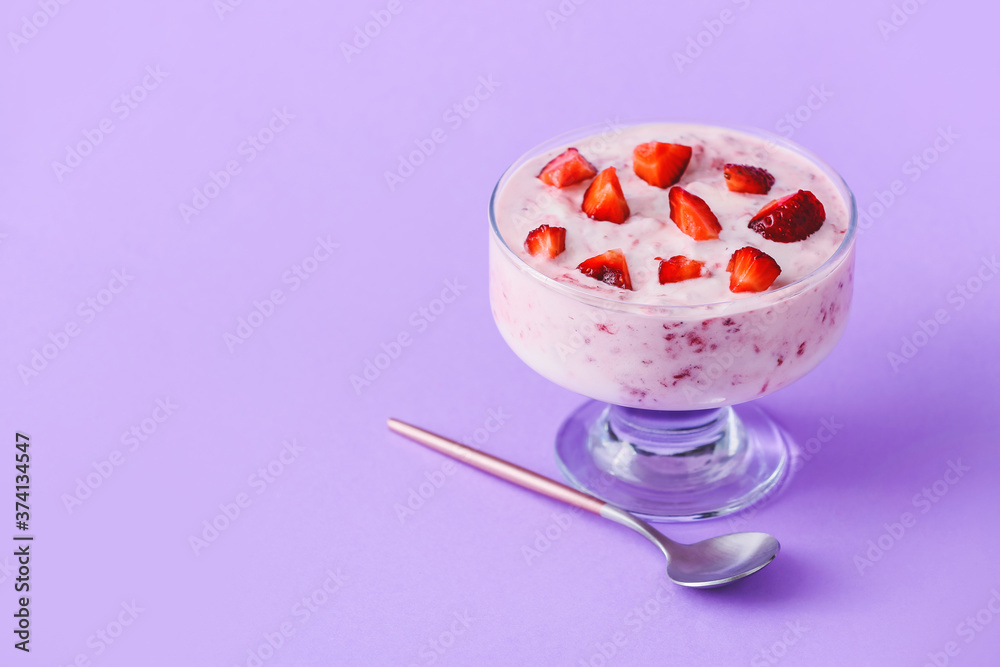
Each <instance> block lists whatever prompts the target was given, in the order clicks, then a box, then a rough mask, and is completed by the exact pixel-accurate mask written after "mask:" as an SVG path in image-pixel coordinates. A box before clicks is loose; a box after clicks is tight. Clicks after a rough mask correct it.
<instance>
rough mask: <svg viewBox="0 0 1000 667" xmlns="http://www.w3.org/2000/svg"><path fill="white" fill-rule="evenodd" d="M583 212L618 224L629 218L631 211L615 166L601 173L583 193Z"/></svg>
mask: <svg viewBox="0 0 1000 667" xmlns="http://www.w3.org/2000/svg"><path fill="white" fill-rule="evenodd" d="M583 212H584V213H586V214H587V215H588V216H589V217H591V218H593V219H594V220H606V221H608V222H613V223H615V224H618V225H620V224H622V223H623V222H625V221H626V220H627V219H628V216H629V215H630V214H631V211H629V210H628V202H626V201H625V193H624V192H622V184H621V183H619V182H618V172H617V171H615V168H614V167H608V168H607V169H605V170H604V171H602V172H601V173H599V174H598V175H597V178H595V179H594V182H593V183H591V184H590V187H588V188H587V192H585V193H584V195H583Z"/></svg>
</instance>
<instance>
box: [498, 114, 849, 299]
mask: <svg viewBox="0 0 1000 667" xmlns="http://www.w3.org/2000/svg"><path fill="white" fill-rule="evenodd" d="M652 124H669V125H692V126H701V127H706V128H710V129H714V130H731V131H736V132H742V133H745V134H750V135H753V136H756V137H758V138H761V139H764V140H766V141H768V142H769V143H772V144H775V145H778V146H781V147H782V148H785V149H787V150H790V151H792V152H794V153H797V154H799V155H801V156H802V157H805V158H806V159H808V160H809V161H810V162H812V163H813V164H815V165H816V166H817V167H818V168H819V169H820V170H821V171H822V172H823V173H824V174H825V175H826V176H827V177H828V178H829V179H830V180H831V182H832V183H833V185H834V187H835V188H836V189H837V190H838V191H840V194H841V196H842V197H843V198H844V201H845V203H846V204H847V209H848V217H849V220H848V224H847V232H846V233H845V234H844V238H843V240H842V241H841V242H840V245H839V246H837V249H836V250H834V252H833V254H832V255H830V257H828V258H827V259H826V261H824V262H823V263H822V264H820V265H819V266H818V267H816V268H815V269H813V270H812V271H810V272H809V273H807V274H806V275H804V276H802V277H801V278H799V279H798V280H795V281H793V282H791V283H788V284H787V285H783V286H781V287H779V288H777V289H775V290H769V291H764V292H758V293H756V294H752V295H750V296H744V297H742V298H740V299H732V300H728V301H715V302H712V303H698V304H663V303H659V304H658V303H646V302H642V301H622V300H621V299H615V298H611V297H608V296H604V295H602V294H596V293H594V292H590V291H584V290H583V289H581V288H579V287H575V286H573V285H569V284H566V283H561V282H559V281H558V280H555V279H554V278H550V277H549V276H546V275H545V274H543V273H542V272H541V271H539V270H538V269H536V268H535V267H533V266H531V265H530V264H528V262H526V261H525V260H524V259H523V258H522V257H521V256H520V255H518V254H517V253H516V252H515V251H514V250H513V249H512V248H511V247H510V245H509V244H508V243H507V241H506V240H505V239H504V237H503V234H501V233H500V229H499V227H498V226H497V219H496V200H497V195H498V194H499V192H500V190H501V187H502V186H503V185H504V184H505V183H506V181H507V180H508V178H509V177H510V176H511V175H512V174H513V173H514V172H515V171H516V170H517V169H519V168H520V167H521V166H522V165H523V164H524V163H525V162H527V161H528V160H530V159H531V158H533V157H536V156H538V155H541V154H542V153H543V152H545V151H549V150H553V149H555V148H558V147H561V146H563V145H565V144H568V143H572V142H573V141H574V140H580V139H587V138H590V137H592V136H595V135H596V134H597V131H598V130H600V129H601V128H607V127H609V125H611V126H614V125H617V126H618V127H621V128H632V127H639V126H642V125H652ZM489 218H490V229H491V236H492V237H493V239H494V240H495V241H499V243H500V248H501V249H502V250H503V251H504V253H505V254H506V255H507V257H508V260H511V261H513V262H514V264H515V265H516V266H517V267H518V268H519V269H520V270H522V271H524V272H526V273H527V274H528V275H529V276H531V277H532V278H534V279H535V280H538V281H539V282H540V283H541V284H543V285H545V286H546V287H548V288H550V289H553V290H555V291H557V292H562V293H564V294H566V295H567V296H570V297H571V298H574V299H577V300H580V301H584V302H590V303H591V305H597V306H599V307H602V308H611V309H614V310H643V311H649V312H664V311H673V310H677V311H682V312H692V311H696V310H699V309H700V310H705V309H709V308H722V307H725V306H734V307H738V309H739V310H751V309H753V307H754V306H755V305H758V304H761V305H771V304H773V303H779V302H781V301H784V300H786V299H789V298H792V297H794V296H796V295H798V294H800V293H802V292H803V291H804V290H805V289H807V288H808V287H809V286H811V285H812V283H813V282H814V281H815V280H816V279H817V277H821V276H825V275H826V274H829V273H832V272H833V270H834V269H836V268H837V267H838V266H839V265H840V264H841V263H842V262H843V261H844V260H845V259H846V258H847V256H848V254H849V253H850V251H851V250H852V248H853V247H854V242H855V239H856V236H857V229H858V206H857V201H856V199H855V197H854V192H853V191H852V190H851V188H850V187H849V186H848V185H847V181H845V180H844V177H843V176H841V175H840V173H839V172H837V170H835V169H834V168H833V167H832V166H830V165H829V164H828V163H827V162H826V161H825V160H823V159H822V158H820V157H819V156H818V155H816V154H815V153H813V152H812V151H810V150H809V149H807V148H805V147H803V146H801V145H799V144H797V143H795V142H793V141H789V140H788V139H787V138H785V137H782V136H779V135H777V134H774V133H772V132H768V131H767V130H761V129H759V128H755V127H749V126H741V125H714V124H708V123H698V122H694V121H669V122H668V121H662V120H648V121H628V122H625V123H618V122H617V119H615V120H613V121H605V122H603V123H600V124H594V125H588V126H585V127H579V128H577V129H575V130H570V131H569V132H564V133H562V134H560V135H558V136H555V137H552V138H551V139H547V140H546V141H543V142H541V143H539V144H537V145H535V146H534V147H532V148H531V149H530V150H528V151H527V152H525V153H523V154H522V155H520V156H519V157H518V158H517V159H516V160H514V162H513V163H511V165H510V166H509V167H507V169H505V170H504V172H503V174H501V176H500V178H499V180H498V181H497V183H496V185H495V186H494V187H493V192H492V194H491V195H490V204H489Z"/></svg>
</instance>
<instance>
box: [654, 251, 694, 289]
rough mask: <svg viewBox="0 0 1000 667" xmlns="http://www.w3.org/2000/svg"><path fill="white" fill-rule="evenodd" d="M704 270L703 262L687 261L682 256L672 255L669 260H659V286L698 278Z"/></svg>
mask: <svg viewBox="0 0 1000 667" xmlns="http://www.w3.org/2000/svg"><path fill="white" fill-rule="evenodd" d="M704 268H705V262H699V261H697V260H694V259H688V258H687V257H685V256H684V255H674V256H673V257H671V258H670V259H663V260H660V284H661V285H666V284H667V283H679V282H681V281H682V280H691V279H692V278H700V277H701V275H702V269H704Z"/></svg>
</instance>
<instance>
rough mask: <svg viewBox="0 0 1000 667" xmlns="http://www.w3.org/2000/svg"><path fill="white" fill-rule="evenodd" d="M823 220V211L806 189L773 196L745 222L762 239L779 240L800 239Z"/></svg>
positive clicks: (780, 241)
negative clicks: (779, 197)
mask: <svg viewBox="0 0 1000 667" xmlns="http://www.w3.org/2000/svg"><path fill="white" fill-rule="evenodd" d="M824 220H826V210H825V209H824V208H823V204H822V203H821V202H820V200H818V199H816V195H814V194H813V193H811V192H809V191H808V190H799V191H798V192H796V193H795V194H791V195H788V196H787V197H782V198H781V199H775V200H774V201H772V202H771V203H770V204H767V205H766V206H765V207H764V208H762V209H760V212H758V213H757V215H755V216H754V217H753V218H752V219H751V220H750V224H749V225H747V226H748V227H749V228H750V229H752V230H754V231H755V232H757V233H758V234H760V235H761V236H763V237H764V238H765V239H767V240H769V241H777V242H778V243H793V242H795V241H802V240H804V239H806V238H808V237H809V236H810V235H811V234H813V233H814V232H815V231H816V230H817V229H819V228H820V227H821V226H822V225H823V221H824Z"/></svg>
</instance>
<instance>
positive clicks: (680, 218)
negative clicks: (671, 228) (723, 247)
mask: <svg viewBox="0 0 1000 667" xmlns="http://www.w3.org/2000/svg"><path fill="white" fill-rule="evenodd" d="M668 199H669V200H670V219H671V220H673V221H674V224H676V225H677V227H679V228H680V230H681V231H682V232H684V233H685V234H687V235H688V236H690V237H691V238H693V239H694V240H695V241H708V240H710V239H717V238H719V232H721V231H722V225H720V224H719V219H718V218H717V217H715V214H714V213H712V209H710V208H709V207H708V204H706V203H705V200H704V199H702V198H701V197H699V196H697V195H693V194H691V193H690V192H688V191H687V190H685V189H684V188H682V187H679V186H674V187H672V188H670V194H669V195H668Z"/></svg>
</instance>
